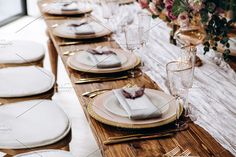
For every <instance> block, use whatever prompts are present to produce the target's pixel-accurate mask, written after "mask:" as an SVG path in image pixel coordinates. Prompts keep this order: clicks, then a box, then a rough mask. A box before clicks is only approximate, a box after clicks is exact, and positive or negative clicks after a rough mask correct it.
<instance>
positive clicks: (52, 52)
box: [48, 39, 58, 92]
mask: <svg viewBox="0 0 236 157" xmlns="http://www.w3.org/2000/svg"><path fill="white" fill-rule="evenodd" d="M48 53H49V59H50V64H51V69H52V73H53V74H54V75H55V86H54V88H55V91H56V92H58V84H57V70H58V69H57V66H58V54H57V50H56V48H55V46H54V45H53V42H52V40H51V39H49V40H48Z"/></svg>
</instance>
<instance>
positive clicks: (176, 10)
mask: <svg viewBox="0 0 236 157" xmlns="http://www.w3.org/2000/svg"><path fill="white" fill-rule="evenodd" d="M186 6H187V5H186V2H185V1H183V0H175V1H174V4H173V8H172V12H173V14H174V15H175V16H178V15H179V14H180V13H182V12H184V11H187V10H188V9H187V7H186Z"/></svg>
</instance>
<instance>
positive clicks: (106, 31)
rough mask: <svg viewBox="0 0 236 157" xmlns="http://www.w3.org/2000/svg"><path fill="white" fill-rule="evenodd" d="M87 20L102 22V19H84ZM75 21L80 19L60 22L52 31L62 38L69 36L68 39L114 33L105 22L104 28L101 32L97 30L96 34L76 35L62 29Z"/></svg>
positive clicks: (88, 37) (93, 37)
mask: <svg viewBox="0 0 236 157" xmlns="http://www.w3.org/2000/svg"><path fill="white" fill-rule="evenodd" d="M83 20H85V22H93V21H94V22H97V23H100V21H95V20H89V19H83ZM74 22H78V21H74V20H71V21H66V22H65V23H62V24H60V25H59V26H57V27H55V28H54V29H53V30H52V32H53V34H54V35H55V36H58V37H61V38H68V39H95V38H101V37H105V36H108V35H110V34H111V33H112V31H111V30H109V29H108V28H107V27H106V26H104V25H103V24H101V25H100V26H102V27H103V30H102V31H100V32H96V33H95V34H85V35H76V34H75V33H73V32H68V31H67V32H66V31H65V32H64V33H63V32H62V31H61V30H60V29H62V28H63V27H64V29H65V28H66V27H68V26H69V25H70V24H72V23H74Z"/></svg>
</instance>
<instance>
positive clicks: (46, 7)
mask: <svg viewBox="0 0 236 157" xmlns="http://www.w3.org/2000/svg"><path fill="white" fill-rule="evenodd" d="M53 4H54V3H49V4H47V3H45V4H43V5H44V7H43V12H44V13H47V14H50V15H82V14H87V13H91V12H92V11H93V9H92V8H88V9H86V10H80V9H78V10H71V11H69V10H68V11H62V10H60V8H58V10H52V9H50V5H53Z"/></svg>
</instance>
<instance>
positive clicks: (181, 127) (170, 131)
mask: <svg viewBox="0 0 236 157" xmlns="http://www.w3.org/2000/svg"><path fill="white" fill-rule="evenodd" d="M188 127H189V126H188V124H187V123H185V124H182V125H181V126H180V127H179V128H175V129H169V130H166V131H162V132H159V133H153V134H151V135H155V134H166V133H176V132H179V131H184V130H186V129H187V128H188ZM146 135H147V134H145V133H144V134H131V135H124V136H114V137H108V139H109V140H116V139H123V138H129V137H139V136H146Z"/></svg>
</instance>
